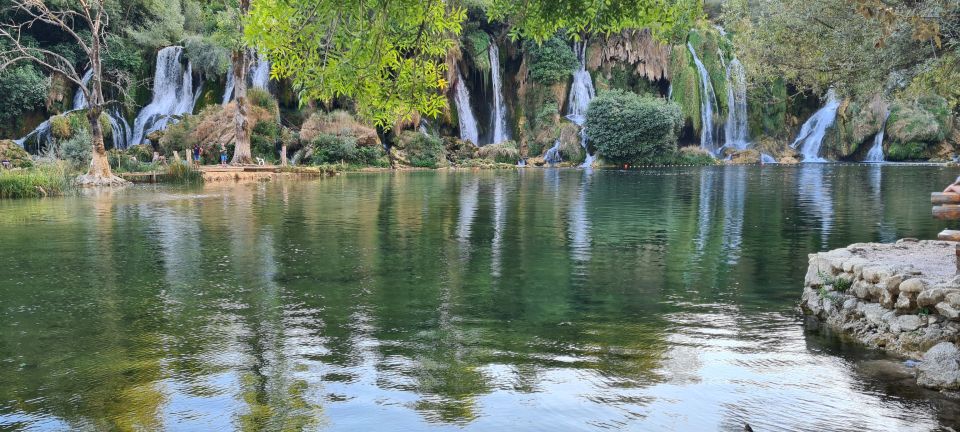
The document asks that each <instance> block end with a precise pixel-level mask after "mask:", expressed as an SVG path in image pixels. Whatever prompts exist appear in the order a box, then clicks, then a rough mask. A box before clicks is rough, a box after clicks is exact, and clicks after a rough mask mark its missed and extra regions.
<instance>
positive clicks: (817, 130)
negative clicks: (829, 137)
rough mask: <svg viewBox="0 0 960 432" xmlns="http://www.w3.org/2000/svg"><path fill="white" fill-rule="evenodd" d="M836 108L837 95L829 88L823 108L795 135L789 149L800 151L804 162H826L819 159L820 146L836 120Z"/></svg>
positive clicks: (837, 102)
mask: <svg viewBox="0 0 960 432" xmlns="http://www.w3.org/2000/svg"><path fill="white" fill-rule="evenodd" d="M838 108H840V101H839V100H837V93H836V92H835V91H834V90H833V89H832V88H831V89H830V90H829V91H827V102H826V104H824V105H823V108H820V110H819V111H817V112H816V113H814V114H813V116H812V117H810V119H809V120H807V122H806V123H804V124H803V127H801V128H800V134H798V135H797V138H796V139H795V140H794V141H793V144H791V147H793V148H795V149H799V150H800V154H801V155H803V161H804V162H826V160H825V159H823V158H821V157H820V146H821V145H822V144H823V137H824V136H825V135H826V134H827V129H829V128H830V126H833V122H834V121H836V119H837V109H838Z"/></svg>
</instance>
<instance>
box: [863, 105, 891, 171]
mask: <svg viewBox="0 0 960 432" xmlns="http://www.w3.org/2000/svg"><path fill="white" fill-rule="evenodd" d="M889 118H890V113H889V112H887V115H886V116H884V118H883V123H882V124H881V125H880V131H879V132H877V135H876V136H874V137H873V147H871V148H870V151H869V152H868V153H867V159H866V162H883V161H884V155H883V132H884V130H886V129H887V119H889Z"/></svg>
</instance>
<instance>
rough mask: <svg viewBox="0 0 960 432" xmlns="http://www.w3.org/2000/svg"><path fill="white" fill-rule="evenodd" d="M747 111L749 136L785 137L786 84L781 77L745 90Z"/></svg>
mask: <svg viewBox="0 0 960 432" xmlns="http://www.w3.org/2000/svg"><path fill="white" fill-rule="evenodd" d="M747 113H748V114H747V115H748V123H749V127H750V135H751V136H755V137H757V136H769V137H776V138H785V137H786V134H787V86H786V85H785V84H784V81H783V78H777V79H776V80H774V81H773V82H772V83H770V84H769V85H765V86H757V88H756V89H753V91H750V92H747Z"/></svg>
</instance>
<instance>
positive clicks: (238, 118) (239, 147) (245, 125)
mask: <svg viewBox="0 0 960 432" xmlns="http://www.w3.org/2000/svg"><path fill="white" fill-rule="evenodd" d="M248 58H249V57H248V54H247V50H246V49H240V50H237V51H234V52H233V100H234V102H235V103H236V104H237V113H236V114H235V115H234V116H233V123H234V127H235V128H236V135H235V136H236V140H235V142H234V149H233V161H232V163H233V164H236V165H239V164H249V163H253V157H252V155H251V153H250V122H249V120H247V68H248V66H249V61H248Z"/></svg>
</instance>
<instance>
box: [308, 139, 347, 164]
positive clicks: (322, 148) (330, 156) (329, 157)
mask: <svg viewBox="0 0 960 432" xmlns="http://www.w3.org/2000/svg"><path fill="white" fill-rule="evenodd" d="M313 147H314V149H315V150H314V153H313V158H312V162H313V164H314V165H322V164H336V163H341V162H342V163H351V162H353V161H354V160H356V158H357V140H356V139H354V138H353V137H346V136H336V135H330V134H320V135H318V136H317V137H316V138H315V139H314V140H313Z"/></svg>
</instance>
